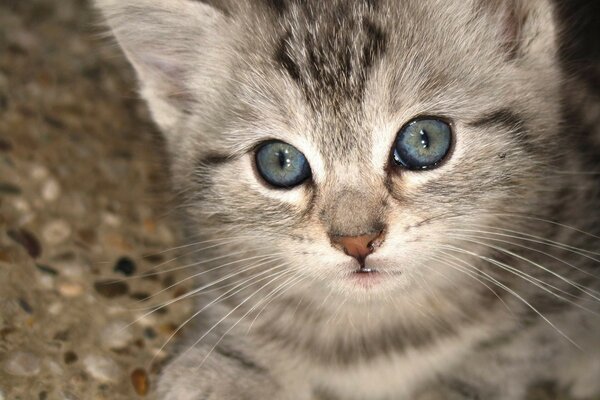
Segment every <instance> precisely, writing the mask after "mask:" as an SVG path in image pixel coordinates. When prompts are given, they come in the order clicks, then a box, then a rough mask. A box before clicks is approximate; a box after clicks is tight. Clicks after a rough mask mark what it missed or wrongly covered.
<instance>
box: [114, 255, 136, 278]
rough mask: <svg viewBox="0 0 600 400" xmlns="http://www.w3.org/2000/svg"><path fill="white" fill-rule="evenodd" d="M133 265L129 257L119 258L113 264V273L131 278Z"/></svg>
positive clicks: (133, 270) (133, 269)
mask: <svg viewBox="0 0 600 400" xmlns="http://www.w3.org/2000/svg"><path fill="white" fill-rule="evenodd" d="M135 269H136V266H135V263H134V262H133V260H132V259H131V258H129V257H121V258H119V260H118V261H117V263H116V264H115V268H114V271H115V272H117V273H121V274H123V275H125V276H131V275H133V274H134V273H135Z"/></svg>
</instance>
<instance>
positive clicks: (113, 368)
mask: <svg viewBox="0 0 600 400" xmlns="http://www.w3.org/2000/svg"><path fill="white" fill-rule="evenodd" d="M83 366H84V368H85V370H86V371H87V372H88V373H89V374H90V375H91V376H92V377H93V378H94V379H96V380H98V381H100V382H116V381H118V380H119V378H120V377H121V368H120V367H119V366H118V365H117V363H116V362H114V361H113V360H111V359H110V358H107V357H102V356H99V355H88V356H86V357H85V358H84V359H83Z"/></svg>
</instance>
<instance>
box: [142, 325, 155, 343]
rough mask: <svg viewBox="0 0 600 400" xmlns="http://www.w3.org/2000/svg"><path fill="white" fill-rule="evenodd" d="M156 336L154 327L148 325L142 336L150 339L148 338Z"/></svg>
mask: <svg viewBox="0 0 600 400" xmlns="http://www.w3.org/2000/svg"><path fill="white" fill-rule="evenodd" d="M156 336H157V334H156V331H155V330H154V329H152V327H150V326H149V327H147V328H146V329H144V337H145V338H146V339H150V340H152V339H156Z"/></svg>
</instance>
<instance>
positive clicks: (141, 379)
mask: <svg viewBox="0 0 600 400" xmlns="http://www.w3.org/2000/svg"><path fill="white" fill-rule="evenodd" d="M131 383H132V385H133V388H134V389H135V392H136V393H137V394H139V395H140V396H145V395H147V394H148V389H150V382H149V380H148V374H147V373H146V371H145V370H143V369H141V368H138V369H136V370H134V371H133V372H132V373H131Z"/></svg>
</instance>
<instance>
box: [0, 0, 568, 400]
mask: <svg viewBox="0 0 600 400" xmlns="http://www.w3.org/2000/svg"><path fill="white" fill-rule="evenodd" d="M97 22H98V19H97V18H96V16H95V15H94V13H93V12H91V10H90V8H89V4H88V2H87V1H85V0H60V1H57V0H54V1H53V0H26V1H25V0H0V400H8V399H10V400H45V399H49V400H53V399H60V400H76V399H81V400H88V399H111V400H119V399H136V398H151V397H152V395H151V393H152V388H153V385H154V383H155V382H156V373H157V371H158V370H159V369H160V367H161V366H162V365H163V364H164V362H165V361H166V359H167V356H166V353H165V352H164V351H163V350H161V348H162V346H163V344H164V343H165V342H167V340H168V339H169V337H170V336H171V335H172V334H173V332H174V330H175V329H176V327H177V326H178V324H179V323H181V322H182V321H183V320H184V319H185V316H186V315H189V312H190V309H191V308H190V307H191V305H190V304H187V303H178V304H177V305H176V306H170V307H166V308H163V309H161V310H158V311H157V312H154V313H152V314H150V315H145V314H146V313H147V312H148V310H149V309H150V308H151V307H152V305H155V304H159V303H160V302H164V301H167V300H169V299H172V298H173V297H175V296H178V295H181V294H183V293H185V291H186V290H189V287H186V284H185V283H184V284H183V285H178V286H176V287H172V288H171V285H172V284H173V283H174V282H176V281H177V280H179V279H181V278H182V276H181V274H179V275H178V274H177V273H176V272H162V273H160V274H155V275H148V274H149V273H152V272H153V271H155V269H153V268H155V267H157V266H161V271H165V269H166V270H169V269H172V268H175V267H177V261H178V260H173V259H174V258H175V257H177V252H176V251H167V252H164V251H165V250H168V249H172V248H173V247H175V246H176V245H177V243H181V242H180V241H179V240H178V237H177V233H176V232H177V231H176V230H175V229H174V228H173V224H172V222H169V220H170V215H171V213H170V210H171V209H172V206H171V205H170V201H169V199H168V198H166V197H165V193H169V191H168V184H167V179H166V173H165V170H166V168H165V165H166V160H165V155H164V154H162V152H161V151H162V148H163V145H162V142H161V139H160V136H159V135H158V134H157V132H156V129H155V128H154V126H153V125H152V124H151V123H150V121H149V118H148V114H147V111H146V109H145V107H144V106H143V104H142V103H141V102H139V101H138V100H137V98H136V94H135V93H134V91H133V88H134V82H133V76H132V72H131V70H130V68H129V66H128V65H127V64H126V62H125V61H124V59H123V57H122V55H121V53H120V52H119V50H118V49H117V48H115V47H114V46H112V45H110V44H108V43H107V42H106V41H104V40H102V39H101V35H100V33H101V32H102V29H100V28H99V27H98V24H97ZM186 283H187V282H186ZM153 294H157V296H155V297H153V298H151V299H148V297H150V296H151V295H153ZM442 398H443V395H442ZM530 398H531V399H532V400H543V399H566V397H563V396H562V395H560V394H557V393H556V390H554V387H553V385H552V384H547V385H541V386H539V387H536V388H533V389H532V391H531V396H530Z"/></svg>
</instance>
